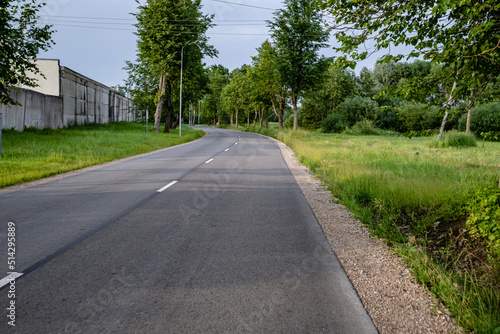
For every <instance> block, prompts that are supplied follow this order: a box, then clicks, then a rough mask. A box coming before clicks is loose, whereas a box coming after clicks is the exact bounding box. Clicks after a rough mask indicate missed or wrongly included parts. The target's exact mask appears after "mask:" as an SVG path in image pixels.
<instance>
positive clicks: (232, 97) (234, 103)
mask: <svg viewBox="0 0 500 334" xmlns="http://www.w3.org/2000/svg"><path fill="white" fill-rule="evenodd" d="M221 100H222V104H223V106H224V109H225V110H227V111H228V112H229V113H230V115H231V117H230V120H231V126H233V124H234V123H233V119H235V123H236V124H235V126H236V127H238V121H239V116H240V111H241V110H245V109H246V108H247V106H248V105H249V104H250V100H249V82H248V78H247V76H246V71H245V72H244V71H242V70H240V69H236V70H235V71H233V73H232V78H231V81H230V82H229V84H227V85H226V86H225V87H224V88H223V89H222V94H221ZM233 115H234V116H235V118H233Z"/></svg>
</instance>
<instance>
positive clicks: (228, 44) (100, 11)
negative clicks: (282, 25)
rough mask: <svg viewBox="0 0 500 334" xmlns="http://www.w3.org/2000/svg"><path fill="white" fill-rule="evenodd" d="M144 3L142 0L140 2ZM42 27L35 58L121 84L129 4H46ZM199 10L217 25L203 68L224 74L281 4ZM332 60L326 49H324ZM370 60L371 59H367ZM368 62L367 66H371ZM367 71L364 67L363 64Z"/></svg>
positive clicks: (211, 3)
mask: <svg viewBox="0 0 500 334" xmlns="http://www.w3.org/2000/svg"><path fill="white" fill-rule="evenodd" d="M144 2H145V1H144V0H142V1H141V3H144ZM46 3H47V5H46V6H45V7H44V8H43V9H42V10H41V12H40V16H41V19H42V23H48V24H53V25H54V29H55V30H57V32H56V33H55V34H54V35H53V39H54V41H55V43H56V45H55V46H53V48H52V49H51V50H50V51H48V52H44V53H41V54H40V55H39V58H51V59H60V60H61V65H62V66H66V67H69V68H71V69H72V70H74V71H77V72H79V73H80V74H83V75H85V76H87V77H90V78H92V79H94V80H97V81H99V82H101V83H104V84H105V85H108V86H114V85H117V84H123V81H124V80H125V78H126V77H127V73H126V72H125V71H124V70H123V69H122V68H123V67H124V65H125V61H126V60H131V61H133V60H135V58H136V47H137V37H136V36H135V35H134V31H135V27H134V26H133V24H134V23H135V20H134V17H133V16H132V15H131V14H130V13H135V12H137V3H136V1H135V0H85V1H81V0H47V1H46ZM202 4H203V11H204V12H205V13H207V14H208V13H209V14H215V18H214V23H215V24H217V25H218V26H216V27H214V28H212V29H210V30H209V31H208V33H207V35H208V37H209V38H210V42H211V44H212V45H214V46H215V47H216V49H217V50H218V51H219V57H218V58H214V59H210V58H209V59H205V62H206V64H207V65H212V64H222V65H224V66H225V67H228V68H229V69H231V70H232V69H234V68H236V67H240V66H241V65H243V64H249V63H250V62H251V57H252V56H255V55H256V53H257V52H256V50H255V49H256V48H257V47H259V46H260V45H261V44H262V42H264V41H265V40H266V39H267V38H269V29H268V28H267V26H266V22H265V21H266V20H271V19H272V18H273V13H274V11H275V10H276V9H278V8H281V7H282V5H283V4H282V1H281V0H251V1H244V0H227V1H226V0H224V1H223V0H202ZM324 53H325V54H326V55H328V56H332V55H333V52H332V51H331V50H324ZM373 61H375V60H373ZM373 61H372V62H373ZM367 66H368V67H370V65H369V64H368V65H367Z"/></svg>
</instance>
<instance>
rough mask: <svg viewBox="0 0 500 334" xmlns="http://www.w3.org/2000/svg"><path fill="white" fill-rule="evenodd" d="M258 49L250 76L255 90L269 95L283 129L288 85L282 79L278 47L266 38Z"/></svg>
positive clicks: (280, 126)
mask: <svg viewBox="0 0 500 334" xmlns="http://www.w3.org/2000/svg"><path fill="white" fill-rule="evenodd" d="M257 51H258V55H257V56H254V57H252V65H253V66H252V67H250V70H249V77H250V78H251V82H252V84H253V85H254V86H255V87H254V88H255V89H254V90H255V91H256V92H259V93H260V94H266V95H267V97H268V99H269V100H270V102H271V105H272V107H273V110H274V113H275V114H276V116H278V123H279V128H280V130H282V129H283V114H284V110H285V107H286V100H287V96H288V87H286V86H285V84H283V83H282V80H280V73H279V71H278V62H277V52H276V48H275V47H274V46H273V45H272V44H271V43H270V42H269V40H266V41H265V42H264V43H262V45H261V46H260V47H258V48H257Z"/></svg>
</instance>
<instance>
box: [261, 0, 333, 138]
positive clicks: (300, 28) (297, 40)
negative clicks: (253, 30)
mask: <svg viewBox="0 0 500 334" xmlns="http://www.w3.org/2000/svg"><path fill="white" fill-rule="evenodd" d="M284 3H285V8H284V9H280V10H278V11H276V12H275V13H274V20H273V21H268V26H269V28H270V30H271V36H272V37H273V40H274V43H275V46H276V50H277V63H278V71H279V73H280V80H281V81H282V82H283V83H284V84H285V85H286V86H288V87H290V90H291V93H290V95H291V99H292V105H293V111H294V117H293V118H294V122H293V128H294V130H297V127H298V126H297V124H298V123H297V102H298V99H299V96H301V94H302V93H303V92H304V91H305V90H307V89H308V88H310V87H312V86H313V85H314V84H315V82H316V81H317V80H318V79H319V78H320V76H321V74H322V73H323V70H324V68H325V66H327V62H326V60H324V59H321V58H320V56H319V50H320V49H321V48H324V47H326V46H327V44H326V42H327V41H328V37H329V31H328V30H327V29H326V28H325V27H324V26H323V24H322V15H321V13H320V11H319V10H318V9H317V8H316V6H315V3H316V1H312V2H311V1H310V0H285V2H284Z"/></svg>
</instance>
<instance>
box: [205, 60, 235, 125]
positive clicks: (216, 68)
mask: <svg viewBox="0 0 500 334" xmlns="http://www.w3.org/2000/svg"><path fill="white" fill-rule="evenodd" d="M208 79H209V83H208V91H207V93H206V95H205V98H204V106H205V113H206V115H205V117H206V119H207V120H208V119H210V120H213V124H214V125H215V124H216V123H217V117H218V115H219V112H220V111H222V100H221V94H222V90H223V88H224V86H226V85H227V84H228V83H229V70H228V69H227V68H225V67H224V66H222V65H212V66H210V67H209V68H208Z"/></svg>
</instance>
